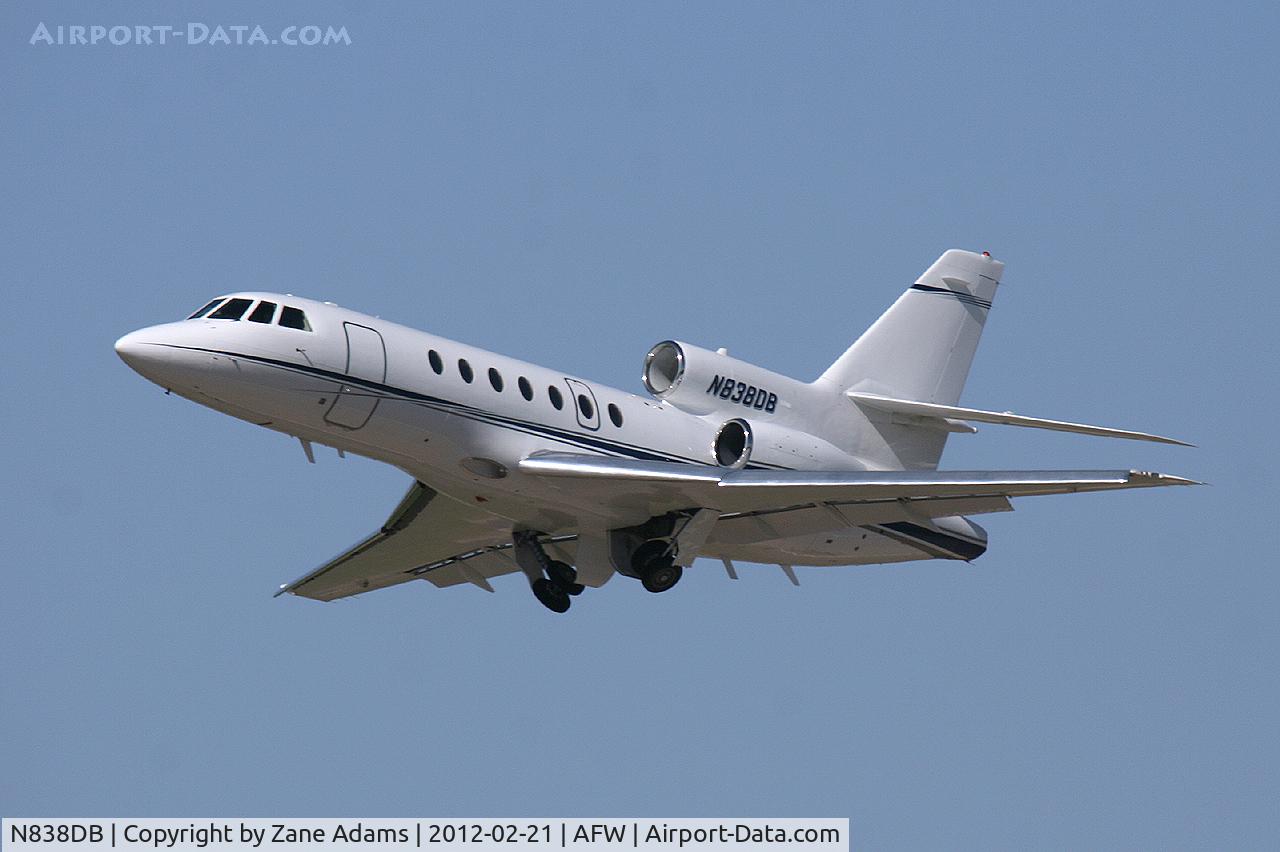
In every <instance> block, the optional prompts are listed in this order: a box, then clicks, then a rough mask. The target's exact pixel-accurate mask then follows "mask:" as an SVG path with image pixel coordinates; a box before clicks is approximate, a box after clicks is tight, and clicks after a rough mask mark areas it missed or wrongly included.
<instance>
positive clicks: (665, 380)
mask: <svg viewBox="0 0 1280 852" xmlns="http://www.w3.org/2000/svg"><path fill="white" fill-rule="evenodd" d="M643 378H644V386H645V387H646V388H648V389H649V393H651V394H653V395H654V396H656V397H657V398H658V399H661V400H663V401H665V402H670V403H671V404H672V405H674V406H675V407H676V408H679V409H682V410H684V411H687V412H689V413H690V414H712V413H714V412H738V413H742V414H748V413H751V412H756V413H760V414H766V415H768V414H773V413H774V412H775V411H778V409H779V408H780V407H787V405H788V399H787V397H788V392H789V390H791V388H792V386H793V385H795V384H796V382H795V380H794V379H789V378H787V377H786V376H781V375H778V374H777V373H774V372H771V371H769V370H766V369H764V368H762V367H757V366H755V365H754V364H748V363H746V362H745V361H739V360H738V359H737V358H730V357H729V356H728V355H726V354H724V353H723V352H711V351H709V350H706V349H702V348H699V347H697V346H690V345H689V344H688V343H680V342H678V341H675V340H664V341H663V342H661V343H659V344H658V345H657V346H655V347H653V348H652V349H650V350H649V354H648V355H646V356H644V376H643ZM717 440H718V439H717Z"/></svg>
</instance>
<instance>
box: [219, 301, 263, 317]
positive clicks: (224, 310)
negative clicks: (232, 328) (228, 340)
mask: <svg viewBox="0 0 1280 852" xmlns="http://www.w3.org/2000/svg"><path fill="white" fill-rule="evenodd" d="M251 304H253V300H252V299H228V300H227V303H226V304H225V305H223V306H222V307H220V308H218V309H217V310H216V311H214V312H213V313H211V314H209V319H227V320H238V319H240V317H242V316H244V312H245V311H247V310H249V305H251Z"/></svg>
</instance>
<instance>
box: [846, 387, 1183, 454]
mask: <svg viewBox="0 0 1280 852" xmlns="http://www.w3.org/2000/svg"><path fill="white" fill-rule="evenodd" d="M845 396H847V397H849V399H851V400H853V401H854V402H855V403H857V404H858V405H859V406H861V407H863V408H872V409H875V410H877V411H884V412H888V413H890V414H901V415H906V416H908V417H922V418H925V419H928V420H937V421H940V422H942V423H944V424H947V423H948V422H949V421H955V420H972V421H975V422H978V423H998V424H1000V425H1002V426H1025V427H1028V428H1031V429H1050V430H1052V431H1054V432H1074V433H1075V434H1077V435H1097V436H1099V437H1103V438H1126V439H1128V440H1131V441H1154V442H1155V443H1157V444H1176V445H1177V446H1179V447H1190V446H1194V445H1193V444H1188V443H1187V442H1186V441H1179V440H1176V439H1174V438H1165V437H1163V436H1161V435H1149V434H1147V433H1146V432H1133V431H1130V430H1128V429H1112V428H1110V427H1107V426H1090V425H1089V424H1087V423H1068V422H1065V421H1062V420H1046V419H1044V418H1042V417H1024V416H1022V415H1020V414H1014V413H1013V412H1011V411H983V410H982V409H980V408H961V407H959V406H956V405H938V404H937V403H933V402H919V401H917V400H911V399H894V398H893V397H887V396H878V395H876V394H870V393H861V392H859V391H849V392H848V393H846V394H845Z"/></svg>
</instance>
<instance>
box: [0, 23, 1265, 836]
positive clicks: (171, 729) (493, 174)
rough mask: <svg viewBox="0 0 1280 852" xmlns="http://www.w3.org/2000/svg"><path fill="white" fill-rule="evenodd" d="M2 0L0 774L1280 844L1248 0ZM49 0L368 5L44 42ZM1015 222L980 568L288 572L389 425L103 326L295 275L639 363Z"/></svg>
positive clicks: (128, 800)
mask: <svg viewBox="0 0 1280 852" xmlns="http://www.w3.org/2000/svg"><path fill="white" fill-rule="evenodd" d="M259 5H260V4H212V3H208V4H203V3H196V4H176V3H139V4H129V3H120V4H112V5H111V6H110V7H109V8H110V11H109V12H108V11H102V10H103V9H105V8H107V7H102V6H101V4H97V3H65V4H57V5H56V6H53V5H45V6H39V5H34V4H23V3H6V4H4V6H3V8H2V9H0V37H2V38H3V43H4V47H3V50H0V70H2V71H3V79H4V81H5V83H4V86H3V87H0V115H3V121H4V125H3V126H4V130H3V133H0V175H2V176H3V185H2V187H0V217H2V219H0V269H2V270H3V282H4V283H3V287H4V291H3V292H4V296H5V299H4V302H5V308H6V314H7V322H6V324H5V329H6V330H5V333H4V334H3V335H2V336H0V353H2V356H3V362H4V364H5V365H6V367H5V370H4V372H3V376H4V379H3V382H4V390H5V393H4V398H5V403H4V409H3V410H4V414H5V416H4V424H5V429H4V433H5V440H4V442H3V449H0V453H3V458H4V471H5V478H4V498H5V499H4V506H5V509H4V511H3V513H0V530H2V531H3V538H4V542H5V544H4V557H3V559H2V560H0V565H3V568H2V569H0V570H2V572H3V573H2V575H0V576H2V577H3V585H2V588H3V593H2V594H0V695H2V697H0V805H2V808H0V809H2V810H3V811H4V813H5V814H8V815H27V816H29V815H154V816H191V815H201V814H205V815H218V814H222V815H235V816H239V815H247V816H257V815H262V816H269V815H285V816H289V815H299V816H300V815H317V816H322V815H323V816H333V815H364V816H390V815H395V816H413V815H431V816H450V815H477V816H483V815H492V816H515V815H604V816H615V815H616V816H626V815H654V816H698V815H730V816H732V815H744V816H770V815H831V816H846V815H847V816H849V817H850V818H851V819H852V825H853V833H854V838H855V841H856V843H857V846H858V847H859V848H884V849H910V848H939V847H949V848H1052V849H1061V848H1072V847H1074V848H1158V847H1159V848H1197V847H1199V848H1258V847H1261V846H1264V845H1269V844H1272V843H1274V842H1275V838H1276V837H1277V834H1278V833H1280V828H1278V827H1277V816H1276V813H1277V811H1276V807H1277V806H1276V803H1277V801H1278V800H1280V778H1278V774H1277V773H1278V770H1277V766H1278V765H1280V749H1278V748H1277V730H1278V729H1277V725H1276V707H1277V704H1278V702H1280V680H1278V677H1280V676H1278V674H1277V672H1278V666H1277V651H1278V650H1280V638H1278V634H1277V631H1278V628H1277V604H1278V602H1280V571H1277V564H1276V547H1275V545H1274V541H1273V539H1274V534H1275V528H1276V525H1277V509H1278V508H1280V500H1278V499H1277V497H1278V494H1277V487H1276V482H1277V473H1278V471H1277V464H1276V444H1275V438H1274V432H1275V430H1276V428H1277V424H1278V423H1280V404H1278V403H1277V393H1276V384H1277V381H1276V380H1277V375H1278V370H1277V354H1278V353H1277V344H1276V332H1275V328H1276V325H1277V320H1280V299H1278V298H1277V284H1276V278H1277V273H1276V268H1275V267H1276V249H1277V234H1278V233H1280V215H1278V214H1280V192H1278V191H1277V186H1278V185H1280V181H1278V178H1280V169H1278V168H1277V154H1276V151H1277V144H1278V143H1277V135H1278V134H1277V117H1276V116H1277V113H1276V110H1275V100H1276V91H1277V88H1280V73H1277V72H1278V66H1277V60H1276V53H1275V44H1276V43H1277V41H1278V40H1280V18H1278V17H1277V12H1276V11H1275V7H1274V6H1269V5H1267V4H1256V5H1252V6H1245V5H1241V6H1234V5H1228V6H1215V7H1213V8H1212V9H1210V8H1208V7H1204V6H1203V4H1183V5H1175V6H1167V5H1165V4H1149V5H1147V6H1145V7H1142V6H1122V7H1117V6H1116V5H1115V4H1111V3H1099V4H1095V5H1081V4H1068V5H1065V6H1060V7H1057V8H1054V9H1052V10H1049V11H1045V10H1042V9H1041V8H1039V5H1040V4H1025V3H1015V4H1009V5H1007V6H996V7H990V8H986V9H975V8H957V7H951V6H944V5H937V6H934V5H919V6H907V5H904V4H886V7H885V8H882V9H876V8H864V7H856V8H855V7H852V6H850V5H844V4H840V5H837V4H820V3H810V4H775V5H759V4H738V3H734V4H727V3H726V4H714V5H713V4H702V5H701V7H700V8H699V9H695V10H692V11H691V10H690V9H689V8H686V6H685V5H684V4H670V5H667V4H658V5H654V4H621V3H614V4H597V3H586V4H580V5H579V4H566V3H539V4H534V3H518V4H511V5H501V6H493V5H477V4H473V3H459V4H436V3H431V4H406V5H403V6H400V7H392V6H390V5H388V4H378V5H377V6H376V8H375V9H374V10H371V11H365V10H358V9H356V8H347V7H345V6H344V5H342V4H326V3H298V4H289V3H273V4H269V5H268V6H267V7H266V8H264V9H259ZM41 20H43V21H45V22H46V23H48V24H49V25H50V26H54V25H56V24H58V23H63V24H71V23H87V24H92V23H105V24H127V25H133V24H159V23H184V22H186V21H202V22H206V23H208V24H211V25H213V24H218V23H222V24H228V25H229V24H241V23H248V24H255V23H256V24H261V25H263V27H264V28H265V29H267V30H268V31H272V32H274V31H276V30H278V29H280V28H282V27H284V26H287V25H289V24H306V23H318V24H325V25H327V24H332V25H343V26H346V27H347V29H348V31H349V33H350V35H351V39H352V42H353V43H352V45H351V46H349V47H332V48H327V49H326V48H310V49H308V48H285V47H268V48H248V47H242V48H235V47H212V48H211V47H208V46H204V47H199V46H183V45H178V46H170V47H164V48H161V47H152V48H145V47H105V46H100V47H97V48H89V47H40V46H34V47H33V46H30V45H28V43H27V40H28V38H29V37H30V35H31V33H32V32H33V31H34V28H35V25H36V24H37V23H38V22H39V21H41ZM952 246H957V247H965V248H971V249H975V250H982V249H987V250H990V251H991V252H992V253H993V254H995V255H996V256H997V257H1000V258H1001V259H1003V260H1005V261H1006V262H1007V264H1008V271H1007V273H1006V278H1005V281H1006V284H1005V286H1004V287H1003V288H1002V289H1001V292H1000V294H999V297H998V300H997V304H996V307H995V310H994V311H993V313H992V315H991V320H990V322H989V323H988V326H987V335H986V338H985V340H984V341H983V346H982V349H981V350H980V351H979V354H978V359H977V362H976V364H975V368H974V374H973V377H972V379H971V381H970V384H969V386H968V389H967V390H966V394H965V397H964V401H965V402H966V403H968V404H972V405H976V406H981V407H991V408H999V409H1006V408H1012V409H1014V410H1017V411H1020V412H1025V413H1029V414H1036V415H1041V416H1049V417H1063V418H1076V419H1080V420H1084V421H1090V422H1101V423H1108V424H1114V425H1117V426H1125V427H1130V428H1136V429H1147V430H1151V431H1156V432H1160V433H1165V434H1172V435H1175V436H1178V437H1182V438H1185V439H1187V440H1191V441H1194V442H1196V443H1198V444H1199V445H1200V448H1199V449H1194V450H1183V449H1178V448H1170V447H1162V446H1149V445H1142V444H1137V443H1133V442H1108V441H1104V440H1100V439H1091V438H1082V437H1072V436H1055V435H1052V434H1047V433H1046V434H1041V433H1034V432H1026V431H1024V430H1010V429H1001V428H999V427H988V428H984V429H983V431H982V433H981V434H979V435H977V436H958V437H956V438H953V439H952V445H951V447H950V448H949V449H948V452H947V455H946V457H945V458H944V466H947V467H952V468H1025V467H1104V468H1105V467H1117V466H1123V467H1130V466H1131V467H1135V468H1139V469H1154V470H1162V471H1166V472H1170V473H1177V474H1182V475H1187V476H1191V477H1195V478H1199V479H1205V480H1209V481H1210V482H1212V483H1213V485H1212V487H1208V488H1200V489H1181V490H1168V491H1155V492H1137V493H1132V494H1115V495H1091V496H1079V497H1059V498H1035V499H1031V500H1026V501H1023V502H1021V503H1020V504H1019V505H1018V511H1017V512H1015V513H1013V514H1011V515H1002V516H993V517H989V518H987V519H985V520H984V521H983V523H984V524H985V525H986V526H987V528H988V529H989V531H990V533H991V537H992V547H991V549H990V551H989V553H988V554H987V555H986V556H984V557H983V558H982V559H981V560H979V561H977V562H976V563H974V564H973V565H971V566H967V565H964V564H955V563H948V562H921V563H915V564H910V565H904V566H898V567H878V568H877V567H873V568H864V569H848V570H835V569H832V570H817V569H810V570H805V571H802V572H801V581H802V583H803V585H802V586H801V587H800V588H799V589H793V588H792V587H791V586H790V585H789V584H788V583H787V581H786V579H785V578H784V577H783V576H782V574H781V573H780V572H779V571H778V570H777V569H776V568H767V567H758V566H748V567H745V568H744V569H743V573H744V577H743V579H742V581H741V582H738V583H732V582H730V581H729V580H728V579H727V578H726V577H725V576H724V573H723V571H721V569H720V568H719V566H718V565H715V564H708V563H699V564H698V566H697V567H696V569H695V570H693V571H691V572H689V573H687V574H686V578H685V580H684V582H683V583H682V584H681V586H680V587H679V588H678V589H677V590H676V591H674V592H673V593H671V594H667V595H662V596H653V595H648V594H645V593H644V592H643V591H642V590H640V588H639V586H638V585H637V584H634V583H630V582H626V581H625V580H623V581H615V582H613V583H611V584H610V585H609V586H607V587H605V588H604V589H603V590H601V591H599V592H593V593H591V594H589V595H587V596H585V597H584V598H582V599H581V600H580V602H579V604H578V605H576V606H575V607H574V609H573V611H572V614H571V615H570V617H567V618H556V617H552V616H551V615H550V614H549V613H547V612H546V611H544V610H543V609H542V608H541V607H540V606H538V605H537V604H536V603H535V602H534V601H533V599H532V598H531V596H530V595H529V593H528V591H527V589H526V588H525V587H524V585H523V581H522V580H520V579H519V578H509V579H507V580H506V581H500V582H499V583H498V584H497V585H498V593H497V594H496V595H486V594H484V593H483V592H480V591H479V590H476V589H471V588H459V589H452V590H446V591H439V590H436V589H434V588H432V587H430V586H429V585H427V584H425V583H423V584H419V586H418V587H415V586H409V587H404V588H398V589H395V590H392V591H387V592H379V593H374V594H371V595H369V596H367V597H365V598H361V599H358V600H355V601H352V602H347V603H337V604H330V605H321V604H315V603H312V602H310V601H305V600H299V599H292V598H282V599H273V598H272V597H271V593H272V591H273V590H274V589H275V587H276V585H277V584H278V583H280V582H283V581H286V580H289V579H292V578H294V577H296V576H297V575H299V574H300V573H302V572H304V571H306V570H309V569H310V568H311V567H313V566H314V565H316V564H318V563H319V562H322V561H323V560H325V559H326V558H328V557H329V556H331V555H333V554H334V553H336V552H338V551H340V550H342V549H343V548H344V547H346V546H347V545H348V544H350V543H351V542H353V541H355V540H356V539H358V538H360V537H361V536H363V535H364V534H366V533H367V532H369V531H370V530H371V529H373V528H374V527H376V526H377V525H378V524H379V523H380V522H381V521H382V519H383V518H384V517H385V515H386V513H387V512H388V511H389V510H390V509H391V508H392V506H393V505H394V504H395V503H396V501H397V500H398V499H399V497H400V495H401V493H402V492H403V490H404V488H405V486H406V485H407V478H406V477H405V476H404V475H403V474H401V473H399V472H397V471H395V470H392V469H390V468H387V467H383V466H379V465H377V464H374V463H372V462H368V461H365V460H360V459H353V458H348V459H346V460H345V461H343V460H339V459H337V458H336V457H335V456H334V455H333V454H332V453H331V452H327V451H326V452H323V453H321V456H320V463H319V464H317V465H315V466H310V465H307V464H306V463H305V461H304V459H303V455H302V452H301V451H300V450H299V448H298V446H297V444H296V443H290V441H289V440H287V439H286V438H284V437H283V436H280V435H277V434H274V433H271V432H267V431H265V430H261V429H256V428H254V427H252V426H249V425H247V424H245V423H241V422H239V421H235V420H232V419H229V418H227V417H224V416H222V415H219V414H216V413H214V412H212V411H209V410H207V409H203V408H200V407H198V406H196V405H193V404H191V403H189V402H186V401H183V400H180V399H178V398H176V397H165V396H163V395H162V393H161V392H160V390H159V389H157V388H156V387H154V386H152V385H150V384H148V383H147V382H145V381H143V380H142V379H141V378H139V377H138V376H136V375H134V374H133V373H131V372H130V371H129V370H128V369H127V368H126V367H125V366H124V365H123V364H122V363H121V362H120V361H119V360H118V359H117V358H116V356H115V355H114V354H113V352H112V351H111V343H112V341H114V340H115V338H116V337H118V336H119V335H121V334H122V333H124V332H126V331H129V330H132V329H134V328H137V327H140V326H143V325H150V324H153V323H157V322H162V321H167V320H170V319H173V318H177V317H181V316H184V315H185V314H186V313H188V312H189V311H191V310H193V309H194V308H195V307H197V306H199V305H200V304H202V303H203V302H204V301H205V300H206V299H207V298H208V297H209V296H211V295H214V294H217V293H220V292H223V291H227V290H232V289H239V288H264V289H274V290H282V291H291V292H296V293H301V294H306V295H310V296H314V297H317V298H324V299H331V300H334V301H338V302H340V303H342V304H345V305H349V306H351V307H354V308H358V309H362V310H366V311H368V312H370V313H376V314H380V315H382V316H385V317H388V318H394V319H396V320H398V321H401V322H405V323H407V324H410V325H416V326H418V327H421V328H426V329H430V330H433V331H436V332H440V333H443V334H446V335H448V336H451V337H455V338H457V339H460V340H464V341H467V342H470V343H474V344H478V345H481V346H485V347H488V348H491V349H496V350H500V351H503V352H506V353H509V354H512V355H516V356H519V357H523V358H527V359H530V360H534V361H538V362H541V363H545V364H548V365H552V366H562V367H564V368H565V369H571V370H574V371H576V372H579V373H581V374H584V375H586V376H588V377H590V378H592V379H596V380H600V381H603V382H608V383H611V384H615V385H618V386H621V387H624V388H628V389H631V390H635V391H639V390H640V383H639V380H638V375H639V368H640V361H641V358H642V356H643V354H644V352H645V351H646V349H647V348H648V347H649V346H650V345H651V344H652V343H653V342H655V341H657V340H661V339H664V338H667V337H678V338H682V339H686V340H690V341H694V342H699V343H702V344H704V345H707V346H711V347H715V346H728V347H729V348H730V349H731V350H732V351H733V352H734V353H735V354H736V355H739V356H740V357H743V358H746V359H748V360H753V361H758V362H760V363H763V364H765V365H767V366H769V367H771V368H774V369H777V370H779V371H782V372H786V373H789V374H793V375H796V376H801V377H806V378H809V377H812V376H814V375H816V374H817V373H818V372H819V371H820V370H821V369H822V368H823V367H825V366H826V365H827V364H828V363H829V362H830V361H831V360H832V359H833V358H834V357H835V356H836V355H837V354H838V353H839V352H840V351H842V350H843V349H844V347H845V346H846V345H847V344H848V343H849V341H851V340H852V339H853V338H854V337H856V336H857V335H858V334H859V333H860V332H861V331H862V330H863V329H864V328H865V326H866V325H867V324H868V323H869V322H870V321H871V320H873V319H874V318H875V317H876V316H877V315H878V314H879V313H880V312H881V310H883V308H884V307H885V306H886V305H888V304H889V303H890V302H891V301H892V300H893V299H894V298H895V297H896V296H897V295H898V293H899V292H900V291H901V290H902V289H903V288H904V287H906V286H907V285H908V284H910V282H911V281H912V280H914V278H915V276H916V275H917V274H919V272H920V271H921V270H923V269H924V268H925V266H927V265H928V264H929V263H930V262H931V261H932V260H933V259H934V258H935V257H936V256H937V255H938V254H939V253H940V252H941V251H942V250H943V249H946V248H948V247H952Z"/></svg>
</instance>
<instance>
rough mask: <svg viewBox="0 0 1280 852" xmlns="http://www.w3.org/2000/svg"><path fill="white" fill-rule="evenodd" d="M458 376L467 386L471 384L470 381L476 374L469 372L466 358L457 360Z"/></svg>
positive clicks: (469, 366) (469, 367)
mask: <svg viewBox="0 0 1280 852" xmlns="http://www.w3.org/2000/svg"><path fill="white" fill-rule="evenodd" d="M458 375H459V376H462V380H463V381H464V382H466V383H467V384H471V380H472V379H474V378H475V377H476V374H475V373H473V372H471V365H470V364H468V363H467V359H466V358H459V359H458Z"/></svg>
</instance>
